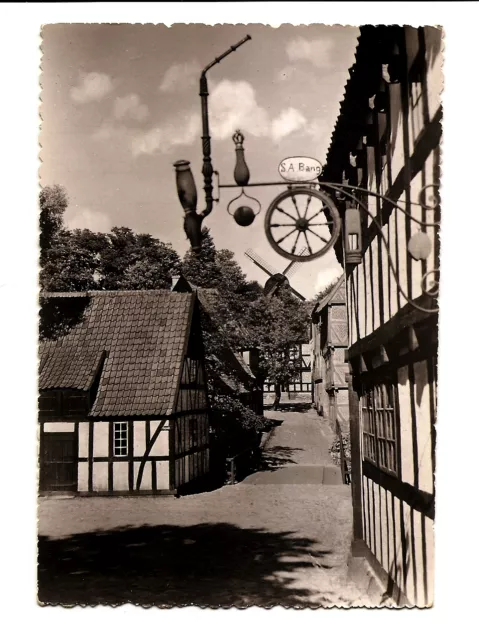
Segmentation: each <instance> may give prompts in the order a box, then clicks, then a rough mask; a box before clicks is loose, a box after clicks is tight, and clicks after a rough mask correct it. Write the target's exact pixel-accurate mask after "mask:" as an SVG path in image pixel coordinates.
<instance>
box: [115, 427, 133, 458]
mask: <svg viewBox="0 0 479 640" xmlns="http://www.w3.org/2000/svg"><path fill="white" fill-rule="evenodd" d="M117 427H120V429H119V430H118V431H117ZM123 427H124V429H123ZM129 428H130V425H129V423H128V422H127V421H122V422H114V423H113V456H114V457H115V458H128V455H129V451H128V436H129V433H128V432H129ZM117 434H119V436H120V437H119V439H120V443H119V444H118V445H117ZM117 447H118V449H121V450H123V449H124V451H125V453H117Z"/></svg>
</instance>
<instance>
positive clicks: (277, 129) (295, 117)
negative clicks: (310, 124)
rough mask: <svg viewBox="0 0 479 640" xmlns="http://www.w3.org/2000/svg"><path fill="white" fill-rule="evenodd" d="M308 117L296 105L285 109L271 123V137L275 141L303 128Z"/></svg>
mask: <svg viewBox="0 0 479 640" xmlns="http://www.w3.org/2000/svg"><path fill="white" fill-rule="evenodd" d="M306 122H307V121H306V118H305V117H304V116H303V114H302V113H301V111H298V110H297V109H295V108H294V107H290V108H289V109H285V110H284V111H282V112H281V113H280V114H279V116H278V117H277V118H275V119H274V120H273V122H272V123H271V137H272V138H273V140H274V141H275V142H277V141H278V140H281V138H285V137H286V136H289V135H290V134H291V133H293V132H294V131H298V130H299V129H303V128H304V126H305V125H306Z"/></svg>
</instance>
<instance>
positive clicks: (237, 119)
mask: <svg viewBox="0 0 479 640" xmlns="http://www.w3.org/2000/svg"><path fill="white" fill-rule="evenodd" d="M210 114H211V131H212V134H213V135H214V136H215V137H216V138H219V139H220V140H224V139H226V138H228V137H229V136H231V135H232V134H233V133H234V131H235V130H236V129H238V128H241V130H242V131H244V132H246V133H250V134H251V135H253V136H265V135H269V133H270V122H269V117H268V112H267V111H266V109H264V108H263V107H260V106H259V104H258V103H257V102H256V93H255V90H254V89H253V87H252V86H251V84H250V83H249V82H244V81H240V82H231V81H230V80H223V81H221V82H220V83H219V84H218V85H216V87H215V88H214V89H213V91H212V92H211V104H210Z"/></svg>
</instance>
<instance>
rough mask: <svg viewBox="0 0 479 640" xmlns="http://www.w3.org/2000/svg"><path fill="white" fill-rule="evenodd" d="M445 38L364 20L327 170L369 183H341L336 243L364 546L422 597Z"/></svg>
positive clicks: (359, 537) (399, 585) (359, 545)
mask: <svg viewBox="0 0 479 640" xmlns="http://www.w3.org/2000/svg"><path fill="white" fill-rule="evenodd" d="M441 43H442V40H441V31H440V30H439V29H436V28H432V27H424V28H419V29H415V28H412V27H399V26H390V27H389V26H387V27H372V26H367V27H362V28H361V33H360V37H359V41H358V47H357V52H356V61H355V64H354V65H353V67H352V68H351V70H350V78H349V80H348V83H347V85H346V89H345V94H344V99H343V101H342V103H341V109H340V115H339V118H338V121H337V123H336V127H335V130H334V133H333V137H332V141H331V145H330V148H329V151H328V156H327V165H326V170H325V172H324V175H323V176H322V179H324V180H328V181H331V182H334V183H337V184H343V185H348V186H356V187H358V189H357V190H356V191H354V192H353V193H354V196H355V199H353V198H350V199H348V198H347V197H345V196H344V194H341V197H343V198H345V200H344V202H343V203H342V206H341V214H342V215H343V218H344V225H343V235H342V237H341V238H340V239H339V241H338V243H337V245H336V247H335V249H336V254H337V257H338V260H339V261H340V262H341V263H343V264H344V266H345V273H346V291H347V306H348V325H349V326H348V330H349V348H348V354H347V355H348V360H349V365H350V372H351V375H350V378H349V400H350V429H351V448H352V484H353V487H352V489H353V507H354V544H353V556H355V557H356V558H357V559H359V558H363V559H364V560H367V561H368V563H369V566H370V567H372V568H373V569H374V570H375V572H376V575H378V576H380V577H381V576H382V577H383V578H384V583H385V584H386V585H387V593H388V595H390V596H392V597H393V598H394V599H395V600H396V602H399V603H406V604H407V603H409V604H413V605H419V606H427V605H429V604H430V603H431V602H432V598H433V577H432V576H433V574H432V570H433V557H434V536H433V519H434V493H435V490H434V464H435V462H434V460H435V457H434V456H435V452H434V446H435V445H434V443H435V420H436V380H437V377H436V364H437V327H438V323H437V320H438V314H437V300H436V296H437V293H438V284H437V281H438V273H439V271H438V269H439V237H438V224H439V216H440V214H439V202H438V197H437V184H438V182H439V171H440V170H439V155H440V140H441V98H440V95H441V90H442V73H441V65H442V57H441ZM361 189H365V190H367V191H361ZM346 191H347V190H346ZM368 192H372V194H371V193H368ZM349 193H351V192H350V191H349ZM374 194H380V195H381V196H383V197H377V196H376V195H374ZM430 196H434V197H430ZM354 209H359V212H360V213H359V216H357V219H358V221H359V222H358V223H356V222H355V220H354V215H353V216H351V220H350V221H351V223H352V224H351V225H350V226H349V227H348V224H349V221H348V219H347V216H348V215H351V214H348V210H349V211H351V210H353V213H354ZM344 229H345V230H344ZM349 234H350V235H349ZM353 560H354V559H353ZM354 562H356V560H354Z"/></svg>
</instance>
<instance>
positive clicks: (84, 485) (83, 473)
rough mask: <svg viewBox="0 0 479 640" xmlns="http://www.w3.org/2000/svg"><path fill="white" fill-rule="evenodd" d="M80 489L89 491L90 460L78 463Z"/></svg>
mask: <svg viewBox="0 0 479 640" xmlns="http://www.w3.org/2000/svg"><path fill="white" fill-rule="evenodd" d="M78 491H88V462H79V463H78Z"/></svg>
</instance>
